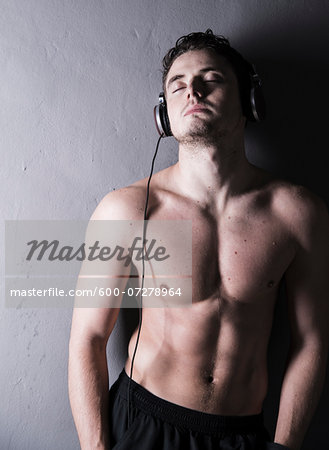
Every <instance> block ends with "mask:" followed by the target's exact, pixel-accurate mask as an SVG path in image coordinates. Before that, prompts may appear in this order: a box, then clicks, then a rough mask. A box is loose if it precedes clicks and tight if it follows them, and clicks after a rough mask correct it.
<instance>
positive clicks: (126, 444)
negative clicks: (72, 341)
mask: <svg viewBox="0 0 329 450" xmlns="http://www.w3.org/2000/svg"><path fill="white" fill-rule="evenodd" d="M128 380H129V377H128V376H127V374H126V372H125V371H124V370H123V371H122V372H121V374H120V376H119V378H118V379H117V381H116V382H115V383H114V384H113V386H112V387H111V389H110V442H111V449H115V450H180V449H182V450H185V449H186V450H214V449H216V450H218V449H223V450H233V449H239V450H247V449H248V450H252V449H257V450H269V449H284V448H286V447H284V446H282V445H279V444H274V443H270V442H269V435H268V432H267V431H266V429H265V428H264V425H263V417H262V414H259V415H253V416H243V417H241V416H236V417H235V416H219V415H216V414H207V413H203V412H200V411H194V410H193V409H189V408H185V407H183V406H179V405H176V404H174V403H171V402H168V401H167V400H164V399H162V398H159V397H157V396H155V395H153V394H152V393H151V392H149V391H147V390H146V389H145V388H143V387H142V386H140V385H139V384H138V383H136V382H135V381H133V380H131V384H130V399H131V403H130V427H129V428H127V422H128V417H127V388H128Z"/></svg>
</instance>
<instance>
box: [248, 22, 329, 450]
mask: <svg viewBox="0 0 329 450" xmlns="http://www.w3.org/2000/svg"><path fill="white" fill-rule="evenodd" d="M295 28H296V26H295ZM319 28H321V26H320V27H319ZM294 31H296V30H294V28H292V30H291V32H290V34H289V31H288V32H287V34H286V35H285V37H283V36H282V33H281V36H280V44H279V43H278V47H277V48H275V38H274V40H273V41H272V42H271V43H270V45H269V48H268V49H265V50H264V47H265V48H266V43H265V44H264V45H263V47H262V58H261V59H259V60H258V61H257V59H256V60H255V63H256V66H257V68H258V70H259V72H260V75H261V77H262V79H263V81H264V93H265V97H266V103H267V110H268V113H267V118H266V120H265V121H264V123H262V124H261V125H251V126H250V127H249V126H248V128H247V153H248V157H249V159H250V160H251V161H252V162H253V163H254V164H256V165H259V166H260V167H264V168H266V169H268V170H270V171H271V172H273V173H275V174H277V175H279V176H280V177H283V178H285V179H287V180H290V181H292V182H294V183H297V184H302V185H304V186H306V187H307V188H309V189H310V190H311V191H313V192H314V193H316V194H317V195H318V196H320V197H321V198H322V199H323V200H325V202H326V203H327V206H328V205H329V177H328V163H327V160H328V156H327V155H328V152H329V135H328V131H327V130H328V124H329V108H328V104H329V88H328V79H329V63H328V59H327V56H326V55H327V53H326V52H325V51H323V49H322V47H323V42H328V40H329V27H327V29H326V31H325V32H321V31H320V30H317V29H314V30H313V33H306V32H304V31H303V30H299V32H298V31H297V32H296V34H294ZM299 37H300V38H301V39H299ZM319 39H320V41H321V43H319V42H320V41H318V40H319ZM305 40H306V42H305ZM317 41H318V42H317ZM282 42H285V43H287V42H289V48H288V47H285V45H282ZM251 48H252V45H251ZM278 53H281V55H280V56H278ZM265 54H266V55H268V59H266V60H265V59H264V55H265ZM272 54H274V57H273V58H272V57H271V55H272ZM288 345H289V330H288V321H287V316H286V305H285V292H284V287H282V289H281V291H280V295H279V300H278V304H277V308H276V312H275V317H274V324H273V330H272V337H271V342H270V346H269V362H268V364H269V391H268V395H267V398H266V401H265V405H264V415H265V422H266V425H267V427H268V429H269V430H270V431H271V432H272V435H273V434H274V429H275V423H276V417H277V412H278V404H279V396H280V388H281V381H282V376H283V372H284V365H285V359H286V356H287V348H288ZM328 405H329V369H327V376H326V381H325V386H324V390H323V394H322V397H321V400H320V403H319V406H318V408H317V411H316V413H315V415H314V417H313V420H312V422H311V426H310V428H309V430H308V432H307V435H306V438H305V441H304V445H303V447H302V450H314V449H320V448H321V449H323V450H325V449H329V428H328V413H329V406H328Z"/></svg>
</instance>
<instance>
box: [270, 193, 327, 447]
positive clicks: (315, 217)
mask: <svg viewBox="0 0 329 450" xmlns="http://www.w3.org/2000/svg"><path fill="white" fill-rule="evenodd" d="M307 203H308V202H307ZM297 222H299V224H300V225H299V226H297V228H296V230H294V233H293V234H294V235H296V236H297V241H298V243H297V244H296V245H297V246H296V254H295V257H294V260H293V261H292V263H291V265H290V266H289V268H288V270H287V272H286V287H287V299H288V311H289V322H290V332H291V333H290V334H291V344H290V351H289V357H288V361H287V366H286V371H285V375H284V379H283V384H282V389H281V397H280V408H279V415H278V421H277V426H276V432H275V440H274V441H275V442H277V443H279V444H282V445H285V446H287V447H288V448H289V449H291V450H299V449H300V448H301V445H302V441H303V438H304V435H305V433H306V430H307V428H308V426H309V423H310V421H311V419H312V416H313V414H314V411H315V408H316V406H317V404H318V401H319V398H320V395H321V392H322V387H323V382H324V378H325V370H326V360H327V353H328V340H329V336H328V328H329V327H328V317H329V219H328V211H327V208H326V206H325V205H324V204H323V203H322V202H321V201H319V200H318V199H316V201H315V202H311V205H310V203H308V206H307V205H306V207H305V208H302V211H301V215H300V216H299V219H298V220H297Z"/></svg>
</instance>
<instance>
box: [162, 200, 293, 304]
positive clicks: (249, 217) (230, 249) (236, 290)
mask: <svg viewBox="0 0 329 450" xmlns="http://www.w3.org/2000/svg"><path fill="white" fill-rule="evenodd" d="M154 217H155V218H162V219H176V220H177V219H179V218H182V219H188V220H191V223H192V243H191V246H192V292H193V301H202V300H205V299H208V298H211V297H221V298H225V299H227V300H239V301H245V302H249V301H253V300H255V299H256V298H261V297H263V296H267V295H269V294H270V293H271V292H275V291H276V288H277V286H278V285H279V282H280V280H281V278H282V276H283V274H284V272H285V271H286V269H287V267H288V265H289V263H290V262H291V260H292V258H293V255H294V246H293V241H292V238H291V236H290V235H289V232H288V231H287V230H286V229H285V227H284V225H283V224H281V223H280V220H279V219H278V218H276V217H275V216H274V215H273V214H272V213H271V211H270V210H269V209H264V210H257V211H255V210H252V211H251V212H250V209H248V208H244V207H242V208H238V209H235V210H234V208H233V209H231V210H230V212H224V213H223V214H222V215H218V216H216V215H215V216H214V215H210V214H208V213H205V212H204V211H203V210H201V209H199V208H197V207H190V208H187V207H185V205H179V204H177V205H173V204H171V205H164V206H163V207H162V208H158V210H157V212H156V214H155V215H154Z"/></svg>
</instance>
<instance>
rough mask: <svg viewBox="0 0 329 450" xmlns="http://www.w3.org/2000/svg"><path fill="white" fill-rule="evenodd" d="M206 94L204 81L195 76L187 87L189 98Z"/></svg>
mask: <svg viewBox="0 0 329 450" xmlns="http://www.w3.org/2000/svg"><path fill="white" fill-rule="evenodd" d="M204 95H205V90H204V86H203V83H202V82H201V80H199V79H197V78H193V79H192V80H191V81H190V82H189V84H188V87H187V98H188V99H190V98H191V97H192V98H193V97H195V98H202V97H203V96H204Z"/></svg>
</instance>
